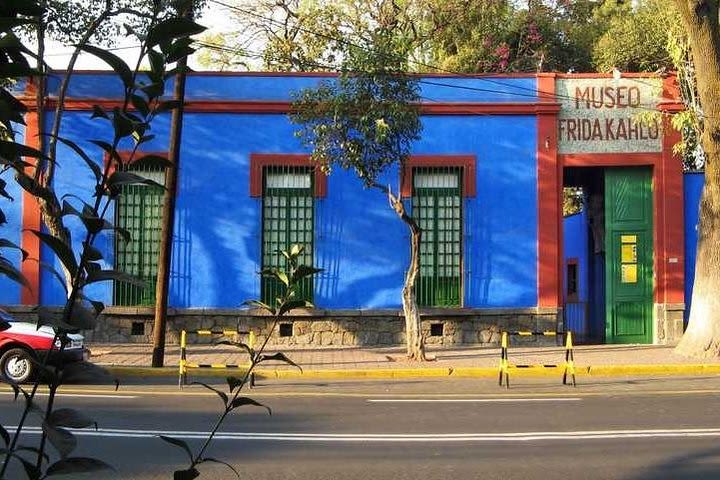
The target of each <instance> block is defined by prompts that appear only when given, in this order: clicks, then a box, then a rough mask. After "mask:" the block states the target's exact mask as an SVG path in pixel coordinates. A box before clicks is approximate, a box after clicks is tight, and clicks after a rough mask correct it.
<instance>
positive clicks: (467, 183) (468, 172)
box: [400, 155, 477, 198]
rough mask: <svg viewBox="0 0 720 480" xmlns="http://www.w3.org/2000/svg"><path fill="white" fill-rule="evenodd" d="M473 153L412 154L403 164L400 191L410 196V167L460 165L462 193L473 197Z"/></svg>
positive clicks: (474, 193)
mask: <svg viewBox="0 0 720 480" xmlns="http://www.w3.org/2000/svg"><path fill="white" fill-rule="evenodd" d="M475 164H476V159H475V155H412V156H410V158H408V159H407V160H406V161H405V163H404V164H403V170H402V172H401V175H402V180H401V187H400V193H401V195H402V196H403V197H405V198H409V197H411V196H412V169H413V168H416V167H460V168H462V169H463V195H464V196H466V197H474V196H475V195H476V192H477V187H476V183H477V174H476V173H475V172H476V166H475Z"/></svg>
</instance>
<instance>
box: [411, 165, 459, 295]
mask: <svg viewBox="0 0 720 480" xmlns="http://www.w3.org/2000/svg"><path fill="white" fill-rule="evenodd" d="M462 173H463V172H462V168H458V167H432V168H414V169H413V196H412V212H413V216H414V218H415V220H416V221H417V222H418V224H419V225H420V228H421V229H422V239H421V241H420V275H419V276H418V280H417V283H416V291H417V300H418V304H419V305H420V306H425V307H459V306H461V303H462V273H461V272H462V222H463V216H462V213H463V212H462Z"/></svg>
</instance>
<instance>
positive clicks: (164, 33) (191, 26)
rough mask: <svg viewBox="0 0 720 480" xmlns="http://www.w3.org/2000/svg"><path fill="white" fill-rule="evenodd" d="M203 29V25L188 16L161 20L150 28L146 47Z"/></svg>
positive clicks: (194, 33) (200, 31) (202, 30)
mask: <svg viewBox="0 0 720 480" xmlns="http://www.w3.org/2000/svg"><path fill="white" fill-rule="evenodd" d="M204 31H205V27H203V26H202V25H199V24H197V23H195V22H193V21H192V20H190V19H189V18H185V17H174V18H169V19H167V20H163V21H162V22H160V23H158V24H157V25H155V26H154V27H152V28H151V29H150V31H149V32H148V36H147V47H148V48H150V47H154V46H155V45H157V44H159V43H161V42H168V41H170V40H174V39H176V38H182V37H189V36H190V35H196V34H198V33H202V32H204Z"/></svg>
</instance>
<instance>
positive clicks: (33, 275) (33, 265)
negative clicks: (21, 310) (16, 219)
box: [20, 112, 42, 305]
mask: <svg viewBox="0 0 720 480" xmlns="http://www.w3.org/2000/svg"><path fill="white" fill-rule="evenodd" d="M25 123H26V126H25V145H27V146H29V147H33V148H36V149H39V148H40V136H39V133H40V126H39V125H38V114H37V112H28V113H27V114H26V115H25ZM25 161H26V162H28V163H30V164H33V165H34V164H35V161H36V159H34V158H30V157H26V158H25ZM34 171H35V167H27V168H26V169H25V173H26V174H28V175H33V174H34ZM41 229H42V220H41V216H40V205H39V204H38V201H37V199H36V198H35V196H33V195H31V194H29V193H28V192H26V191H25V190H23V192H22V234H21V239H20V243H21V246H22V248H23V250H25V251H26V252H27V253H28V260H25V261H24V262H22V264H21V266H20V271H21V272H22V274H23V275H24V276H25V278H26V279H27V281H28V283H29V284H30V288H23V289H22V290H21V292H20V303H22V304H23V305H38V304H39V303H40V239H39V238H38V237H37V236H36V235H35V234H33V233H32V232H30V230H41Z"/></svg>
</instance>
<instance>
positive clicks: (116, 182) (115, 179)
mask: <svg viewBox="0 0 720 480" xmlns="http://www.w3.org/2000/svg"><path fill="white" fill-rule="evenodd" d="M121 185H150V186H153V187H158V188H162V189H163V190H164V189H165V186H164V185H160V184H159V183H157V182H156V181H154V180H150V179H149V178H145V177H142V176H140V175H138V174H135V173H132V172H123V171H121V170H117V171H115V172H113V174H112V175H110V178H108V180H107V186H108V188H115V187H119V186H121Z"/></svg>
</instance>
